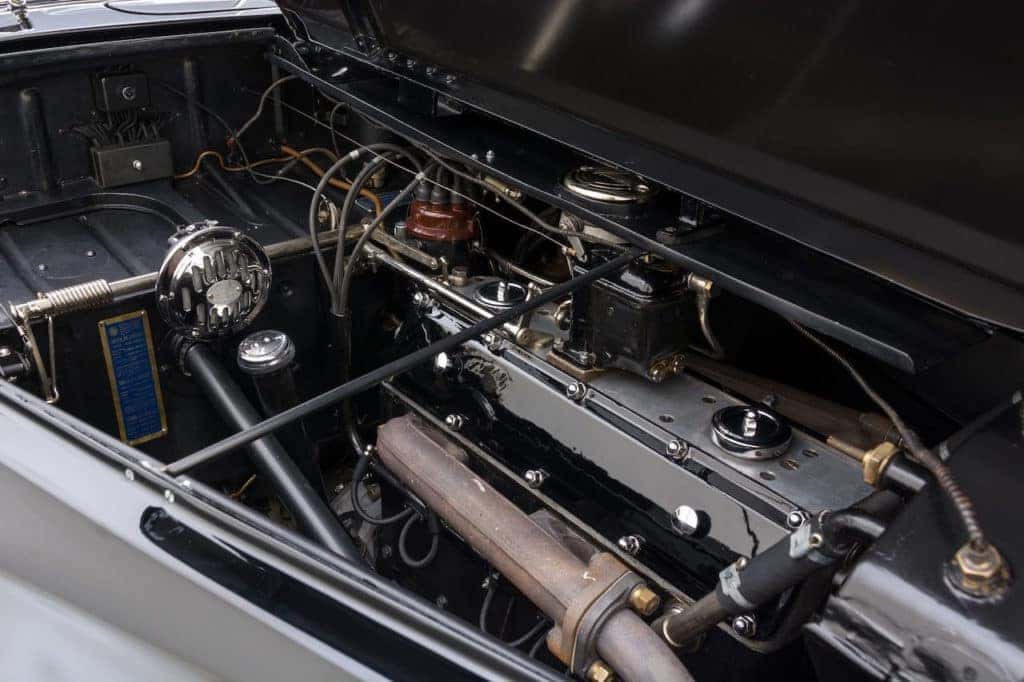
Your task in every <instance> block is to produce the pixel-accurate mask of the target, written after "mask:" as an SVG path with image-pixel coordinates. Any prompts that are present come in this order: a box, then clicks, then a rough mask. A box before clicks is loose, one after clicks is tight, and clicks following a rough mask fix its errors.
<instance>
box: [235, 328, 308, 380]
mask: <svg viewBox="0 0 1024 682" xmlns="http://www.w3.org/2000/svg"><path fill="white" fill-rule="evenodd" d="M294 359H295V344H294V343H292V340H291V338H290V337H289V336H288V335H287V334H285V333H284V332H279V331H277V330H274V329H267V330H265V331H261V332H254V333H252V334H249V336H247V337H245V338H244V339H243V340H242V343H240V344H238V367H239V369H241V370H242V371H243V372H245V373H246V374H252V375H260V374H270V373H271V372H276V371H277V370H279V369H282V368H284V367H287V366H288V365H290V364H291V362H292V360H294Z"/></svg>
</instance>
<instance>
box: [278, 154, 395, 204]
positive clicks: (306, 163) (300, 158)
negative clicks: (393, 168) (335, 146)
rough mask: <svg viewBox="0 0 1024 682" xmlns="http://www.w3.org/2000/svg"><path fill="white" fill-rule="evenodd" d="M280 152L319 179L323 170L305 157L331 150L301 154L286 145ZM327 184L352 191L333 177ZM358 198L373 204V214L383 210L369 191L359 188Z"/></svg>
mask: <svg viewBox="0 0 1024 682" xmlns="http://www.w3.org/2000/svg"><path fill="white" fill-rule="evenodd" d="M281 151H282V152H284V153H285V154H288V155H289V156H291V157H292V158H293V159H295V161H297V162H300V163H302V165H304V166H305V167H306V168H308V169H309V170H311V171H313V172H314V173H315V174H316V175H317V176H318V177H321V178H322V177H323V176H324V174H325V171H324V169H323V168H321V167H320V165H319V164H317V163H316V162H315V161H313V160H311V159H309V158H307V156H306V155H307V154H308V153H309V152H312V151H319V152H326V153H328V154H331V150H329V149H325V148H323V147H314V148H313V149H307V150H305V151H303V152H297V151H295V150H294V149H292V148H291V147H289V146H288V145H281ZM332 156H334V158H333V159H331V160H332V161H335V162H337V160H338V157H337V156H335V155H332ZM331 175H332V176H333V174H331ZM327 182H328V184H330V185H331V187H336V188H337V189H341V190H345V191H348V190H350V189H352V184H351V183H348V182H345V181H344V180H338V179H337V178H334V177H330V178H329V179H328V181H327ZM359 196H363V197H366V198H367V199H369V200H370V201H371V202H372V203H373V211H374V213H377V214H379V213H380V212H381V210H383V207H382V205H381V201H380V197H378V196H377V195H376V194H374V193H373V192H371V191H370V190H368V189H362V188H360V190H359Z"/></svg>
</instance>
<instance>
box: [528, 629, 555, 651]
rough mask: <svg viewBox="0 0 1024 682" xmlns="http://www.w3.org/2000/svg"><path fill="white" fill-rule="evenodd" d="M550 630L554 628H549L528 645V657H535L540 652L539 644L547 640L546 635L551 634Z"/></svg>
mask: <svg viewBox="0 0 1024 682" xmlns="http://www.w3.org/2000/svg"><path fill="white" fill-rule="evenodd" d="M551 630H554V628H551V629H549V630H548V631H547V632H546V633H545V634H544V636H543V637H540V638H539V639H538V640H537V641H536V642H534V643H533V646H531V647H530V653H529V654H527V655H528V656H529V657H530V658H537V654H538V653H539V652H540V648H541V646H542V645H543V644H544V642H546V641H548V635H549V634H551Z"/></svg>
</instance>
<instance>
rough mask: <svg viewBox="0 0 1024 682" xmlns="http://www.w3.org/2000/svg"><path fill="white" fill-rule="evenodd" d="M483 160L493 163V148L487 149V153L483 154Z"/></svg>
mask: <svg viewBox="0 0 1024 682" xmlns="http://www.w3.org/2000/svg"><path fill="white" fill-rule="evenodd" d="M484 161H486V162H487V163H494V150H493V149H488V150H487V153H486V154H484Z"/></svg>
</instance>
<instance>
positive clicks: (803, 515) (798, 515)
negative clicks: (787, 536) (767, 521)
mask: <svg viewBox="0 0 1024 682" xmlns="http://www.w3.org/2000/svg"><path fill="white" fill-rule="evenodd" d="M809 518H810V517H809V516H808V515H807V512H805V511H801V510H800V509H794V510H793V511H791V512H789V514H787V515H786V525H787V526H788V527H789V528H790V530H796V529H797V528H799V527H800V526H802V525H804V524H805V523H807V520H808V519H809Z"/></svg>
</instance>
